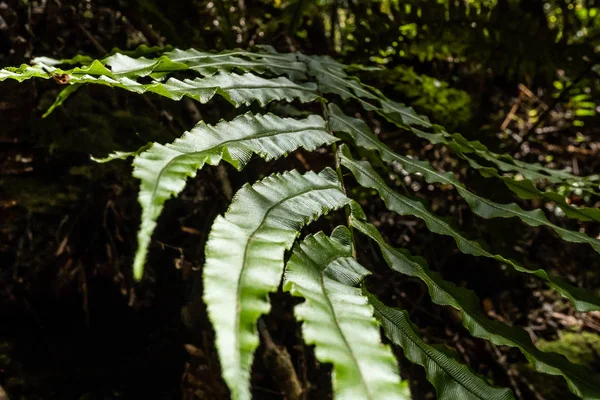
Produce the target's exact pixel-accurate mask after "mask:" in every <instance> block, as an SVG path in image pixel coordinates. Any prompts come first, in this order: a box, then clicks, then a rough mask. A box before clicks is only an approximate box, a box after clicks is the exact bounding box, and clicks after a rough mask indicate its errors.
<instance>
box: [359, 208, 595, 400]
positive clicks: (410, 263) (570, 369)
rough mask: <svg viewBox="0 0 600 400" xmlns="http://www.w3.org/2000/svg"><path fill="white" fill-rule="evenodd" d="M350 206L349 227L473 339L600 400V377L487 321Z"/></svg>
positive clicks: (470, 299)
mask: <svg viewBox="0 0 600 400" xmlns="http://www.w3.org/2000/svg"><path fill="white" fill-rule="evenodd" d="M351 207H352V218H351V225H352V226H353V227H354V228H356V229H357V230H358V231H360V232H362V233H363V234H365V235H366V236H368V237H370V238H371V239H373V240H374V241H375V242H377V244H378V245H379V248H380V249H381V252H382V253H383V257H384V258H385V260H386V262H387V263H388V265H389V266H390V267H391V268H392V269H393V270H395V271H397V272H400V273H401V274H404V275H408V276H412V277H416V278H419V279H421V280H422V281H423V282H424V283H425V284H426V285H427V287H428V289H429V295H430V296H431V300H432V301H433V302H434V303H436V304H439V305H443V306H450V307H453V308H455V309H456V310H458V311H459V312H460V313H461V315H462V324H463V326H464V327H465V328H467V329H468V330H469V332H471V334H472V335H473V336H475V337H479V338H483V339H487V340H489V341H490V342H492V343H494V344H495V345H499V346H510V347H516V348H518V349H519V350H521V352H522V353H523V354H524V355H525V357H527V359H528V360H529V361H530V362H531V364H532V365H533V367H534V368H535V369H536V370H537V371H539V372H543V373H546V374H550V375H560V376H562V377H563V378H564V379H565V380H566V382H567V384H568V385H569V388H570V389H571V391H572V392H573V393H575V394H576V395H578V396H580V397H582V398H583V399H585V400H597V399H600V376H596V375H594V374H592V373H591V372H590V371H589V370H587V369H586V368H584V367H582V366H581V365H576V364H572V363H570V362H569V361H568V360H567V359H566V358H565V357H564V356H561V355H559V354H555V353H545V352H543V351H540V350H539V349H537V348H536V347H535V346H534V345H533V343H532V342H531V339H530V337H529V334H528V333H527V332H525V330H523V329H522V328H520V327H516V326H509V325H506V324H504V323H501V322H499V321H495V320H490V319H489V318H487V317H486V316H485V314H484V313H483V311H482V310H481V307H480V304H481V301H480V300H479V298H478V297H477V295H475V293H474V292H472V291H470V290H467V289H465V288H461V287H459V286H456V285H455V284H454V283H452V282H448V281H446V280H444V279H443V278H442V276H441V275H440V274H439V273H437V272H434V271H431V270H430V269H429V267H428V266H427V263H426V262H425V260H423V258H421V257H414V256H412V255H410V253H408V252H407V251H406V250H397V249H394V248H393V247H391V246H390V245H388V244H387V243H386V242H385V241H384V240H383V238H382V237H381V234H380V233H379V232H378V231H377V228H375V227H374V226H373V225H372V224H370V223H368V222H366V221H365V216H364V213H363V212H362V210H361V209H360V207H358V205H357V204H355V203H352V205H351Z"/></svg>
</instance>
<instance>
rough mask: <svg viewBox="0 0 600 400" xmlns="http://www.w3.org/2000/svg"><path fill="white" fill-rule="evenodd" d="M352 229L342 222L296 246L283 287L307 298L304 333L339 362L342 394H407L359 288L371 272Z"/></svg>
mask: <svg viewBox="0 0 600 400" xmlns="http://www.w3.org/2000/svg"><path fill="white" fill-rule="evenodd" d="M351 242H352V239H351V237H350V231H348V229H347V228H345V227H338V228H337V229H336V230H334V231H333V234H332V235H331V238H329V237H327V236H325V235H324V234H323V233H322V232H321V233H318V234H316V235H314V236H308V237H306V239H304V241H302V243H300V245H298V246H296V247H295V248H294V251H293V253H292V257H291V258H290V261H289V262H288V264H287V270H286V274H285V278H284V286H283V289H284V290H286V291H289V292H291V293H292V294H293V295H294V296H299V297H303V298H305V299H306V302H304V303H302V304H300V305H298V306H296V310H295V313H296V316H297V317H298V319H299V320H301V321H304V325H303V327H302V332H303V334H304V339H305V340H306V342H307V343H308V344H314V345H315V346H316V349H315V353H316V356H317V358H318V359H319V360H320V361H321V362H329V363H332V364H333V366H334V373H333V388H334V392H335V394H336V396H337V397H339V398H360V399H372V400H375V399H402V398H406V397H404V396H402V395H401V388H400V379H399V378H398V373H397V371H396V369H397V368H396V362H395V360H394V357H393V355H392V353H391V351H390V349H389V348H387V347H384V346H382V345H377V344H378V342H379V329H378V325H377V322H376V321H375V318H374V317H373V311H372V309H371V307H370V306H369V301H368V299H367V298H366V297H365V296H363V294H362V293H361V290H360V288H357V287H355V286H356V285H357V284H359V283H360V282H361V281H362V279H363V278H364V277H365V276H366V275H367V274H368V273H369V272H368V271H367V270H366V269H365V268H364V267H363V266H361V265H360V264H358V263H357V262H356V260H355V259H354V258H352V245H351Z"/></svg>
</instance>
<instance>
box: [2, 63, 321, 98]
mask: <svg viewBox="0 0 600 400" xmlns="http://www.w3.org/2000/svg"><path fill="white" fill-rule="evenodd" d="M137 60H139V59H137ZM141 68H142V70H144V71H146V72H148V73H150V74H151V73H152V72H149V70H147V69H144V68H145V67H143V66H142V67H141ZM136 73H137V72H130V74H131V75H132V77H129V76H128V74H127V73H125V72H123V73H122V74H115V73H113V72H112V71H111V70H109V69H108V68H107V67H106V66H105V65H103V64H102V63H101V62H100V61H98V60H95V61H94V62H93V63H92V64H90V65H88V66H84V67H77V68H74V69H72V70H61V69H59V68H55V67H48V66H44V65H43V64H38V65H36V66H29V65H22V66H21V67H19V68H14V69H2V70H0V81H3V80H5V79H14V80H17V81H19V82H21V81H23V80H25V79H30V78H44V79H50V78H51V77H52V76H61V77H64V79H68V81H69V84H71V85H73V84H83V83H94V84H100V85H107V86H111V87H117V88H121V89H125V90H128V91H130V92H134V93H138V94H143V93H156V94H158V95H160V96H165V97H168V98H170V99H172V100H181V99H182V98H183V97H184V96H187V97H190V98H192V99H195V100H197V101H199V102H200V103H207V102H209V101H210V100H211V99H212V98H213V97H214V96H215V95H216V94H218V95H220V96H222V97H224V98H225V99H226V100H228V101H229V102H230V103H232V104H233V105H235V106H236V107H239V106H241V105H249V104H251V103H252V102H253V101H257V102H258V103H259V104H260V105H261V106H265V105H266V104H268V103H270V102H271V101H281V100H286V101H293V100H296V99H298V100H299V101H301V102H310V101H313V100H316V99H317V98H318V97H319V96H318V94H317V92H316V88H317V87H316V85H315V84H314V83H310V82H309V83H294V82H292V81H290V80H289V79H287V78H284V77H278V78H273V79H266V78H262V77H260V76H256V75H254V74H251V73H246V74H243V75H238V74H236V73H234V72H232V73H220V74H216V75H212V76H209V77H205V78H196V79H193V80H192V79H185V80H183V81H181V80H179V79H176V78H169V79H168V80H167V81H166V82H161V81H157V80H154V81H153V82H151V83H140V82H138V81H136V80H135V78H137V76H136V75H135V74H136Z"/></svg>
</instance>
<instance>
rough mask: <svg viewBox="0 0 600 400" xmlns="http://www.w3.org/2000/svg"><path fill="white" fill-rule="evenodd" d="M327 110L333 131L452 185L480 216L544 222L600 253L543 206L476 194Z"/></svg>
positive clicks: (599, 245)
mask: <svg viewBox="0 0 600 400" xmlns="http://www.w3.org/2000/svg"><path fill="white" fill-rule="evenodd" d="M329 114H330V116H331V121H330V124H331V127H332V129H333V130H334V131H338V132H344V133H346V134H348V135H350V137H351V138H352V140H353V141H354V143H356V145H357V146H359V147H362V148H365V149H369V150H375V151H377V152H378V153H379V154H380V155H381V158H382V160H383V161H385V162H387V163H392V162H398V163H400V164H401V165H402V167H403V168H404V169H405V170H406V171H408V172H409V173H411V174H416V173H418V174H421V175H422V176H423V177H424V178H425V181H426V182H427V183H441V184H447V185H452V186H454V188H455V189H456V191H457V192H458V193H459V194H460V195H461V197H462V198H463V199H464V200H465V201H466V202H467V204H468V205H469V206H470V208H471V210H472V211H473V212H474V213H475V214H477V215H479V216H480V217H482V218H486V219H490V218H519V219H520V220H521V221H523V222H524V223H526V224H527V225H530V226H533V227H538V226H546V227H549V228H551V229H552V230H554V231H555V232H556V233H557V234H558V235H559V236H560V237H561V238H563V239H564V240H566V241H569V242H573V243H586V244H589V245H590V246H591V247H592V248H593V249H594V250H595V251H596V252H598V253H600V240H598V239H595V238H592V237H589V236H587V235H585V234H583V233H581V232H575V231H570V230H568V229H565V228H563V227H560V226H558V225H555V224H553V223H551V222H550V221H549V220H548V218H546V216H545V215H544V213H543V211H542V210H539V209H536V210H533V211H527V210H523V209H522V208H521V207H520V206H519V205H517V204H515V203H510V204H501V203H496V202H495V201H492V200H489V199H487V198H485V197H482V196H479V195H477V194H475V193H473V192H472V191H470V190H469V189H467V187H466V186H465V185H464V184H463V183H461V182H460V181H459V180H458V179H457V178H456V176H455V175H454V174H453V173H451V172H439V171H437V170H436V169H435V168H433V166H432V165H431V164H430V163H428V162H426V161H419V160H414V159H411V158H409V157H406V156H402V155H400V154H397V153H395V152H394V151H392V150H391V149H390V148H389V147H388V146H386V145H385V144H384V143H382V142H381V141H380V140H379V139H378V138H377V137H376V136H375V135H374V134H373V133H372V132H371V130H370V129H369V127H368V126H367V124H366V123H365V122H364V121H363V120H361V119H356V118H351V117H348V116H346V115H344V114H343V113H341V111H340V110H339V108H337V107H335V106H334V105H331V106H330V107H329Z"/></svg>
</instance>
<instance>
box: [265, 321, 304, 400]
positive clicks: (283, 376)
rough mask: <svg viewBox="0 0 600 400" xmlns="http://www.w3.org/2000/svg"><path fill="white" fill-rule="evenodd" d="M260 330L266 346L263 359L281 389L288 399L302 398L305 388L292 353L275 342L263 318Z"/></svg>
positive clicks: (298, 399)
mask: <svg viewBox="0 0 600 400" xmlns="http://www.w3.org/2000/svg"><path fill="white" fill-rule="evenodd" d="M258 332H259V333H260V337H261V338H262V342H263V345H264V346H265V351H264V353H263V361H264V362H265V366H266V367H267V369H268V370H269V371H270V372H272V374H273V377H274V380H275V383H276V384H277V386H278V387H279V390H280V391H281V392H282V393H283V394H284V396H285V398H286V399H287V400H301V399H302V395H303V393H304V389H303V388H302V384H301V383H300V380H299V379H298V375H297V374H296V370H295V369H294V365H293V364H292V360H291V357H290V354H289V353H288V352H287V350H286V349H285V348H284V347H279V346H277V345H276V344H275V342H273V339H272V338H271V334H270V333H269V331H268V330H267V325H266V324H265V322H264V321H263V320H262V319H259V320H258Z"/></svg>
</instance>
